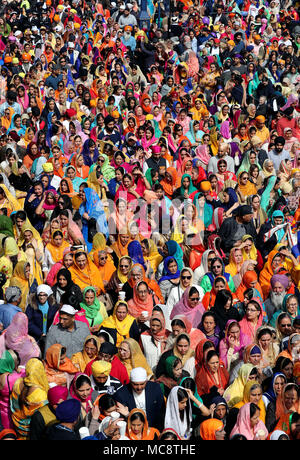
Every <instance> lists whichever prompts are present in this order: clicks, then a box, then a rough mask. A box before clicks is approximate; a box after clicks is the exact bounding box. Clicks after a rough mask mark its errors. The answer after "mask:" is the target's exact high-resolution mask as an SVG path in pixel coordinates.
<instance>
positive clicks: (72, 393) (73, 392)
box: [70, 372, 93, 413]
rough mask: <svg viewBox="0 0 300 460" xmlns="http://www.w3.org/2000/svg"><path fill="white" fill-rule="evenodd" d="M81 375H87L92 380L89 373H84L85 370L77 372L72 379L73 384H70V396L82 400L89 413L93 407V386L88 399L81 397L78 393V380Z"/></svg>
mask: <svg viewBox="0 0 300 460" xmlns="http://www.w3.org/2000/svg"><path fill="white" fill-rule="evenodd" d="M81 375H85V376H86V377H87V378H88V379H89V380H90V377H89V376H88V375H87V374H84V373H83V372H78V373H77V374H75V376H74V378H73V380H72V383H71V386H70V396H71V397H72V398H74V399H77V400H78V401H80V402H81V405H84V409H85V411H86V413H88V412H89V411H90V410H91V408H92V407H93V405H92V401H91V398H92V393H93V388H92V386H91V391H90V394H89V395H88V397H87V398H86V399H81V398H80V397H79V395H78V394H77V393H76V386H75V384H76V380H77V379H78V377H80V376H81Z"/></svg>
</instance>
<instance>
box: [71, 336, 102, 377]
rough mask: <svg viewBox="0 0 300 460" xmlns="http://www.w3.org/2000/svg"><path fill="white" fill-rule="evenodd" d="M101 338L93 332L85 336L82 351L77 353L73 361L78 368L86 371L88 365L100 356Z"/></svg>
mask: <svg viewBox="0 0 300 460" xmlns="http://www.w3.org/2000/svg"><path fill="white" fill-rule="evenodd" d="M100 345H101V344H100V339H99V338H98V337H97V336H95V335H93V334H91V335H88V336H87V337H86V338H85V341H84V344H83V348H82V351H79V352H78V353H75V354H74V355H73V356H72V358H71V361H72V363H73V364H74V366H76V367H77V370H79V371H80V372H85V368H86V366H87V365H88V364H89V363H90V362H91V361H94V360H95V359H97V358H98V353H99V350H100Z"/></svg>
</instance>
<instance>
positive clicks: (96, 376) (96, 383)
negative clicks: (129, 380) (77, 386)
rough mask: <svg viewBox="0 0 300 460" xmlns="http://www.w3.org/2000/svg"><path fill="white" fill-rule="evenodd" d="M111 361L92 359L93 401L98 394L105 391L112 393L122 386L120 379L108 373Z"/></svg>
mask: <svg viewBox="0 0 300 460" xmlns="http://www.w3.org/2000/svg"><path fill="white" fill-rule="evenodd" d="M110 372H111V363H110V362H108V361H104V360H97V361H94V362H93V364H92V375H91V382H92V388H93V390H94V391H93V393H92V400H93V401H94V400H95V399H96V398H97V396H99V394H102V393H107V394H109V395H113V394H114V393H115V392H116V391H117V390H118V389H119V388H121V387H122V383H121V382H120V380H118V379H116V378H115V377H113V376H111V375H110Z"/></svg>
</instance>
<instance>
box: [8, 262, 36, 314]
mask: <svg viewBox="0 0 300 460" xmlns="http://www.w3.org/2000/svg"><path fill="white" fill-rule="evenodd" d="M9 285H10V286H17V287H19V288H20V289H21V292H22V299H21V302H20V304H19V307H20V308H21V309H22V311H25V308H26V306H27V303H28V296H29V294H31V293H34V292H36V289H37V286H38V284H37V281H36V279H35V278H34V276H33V275H32V274H31V273H30V263H29V262H27V261H21V262H18V263H17V264H16V266H15V268H14V271H13V276H12V277H11V279H10V283H9Z"/></svg>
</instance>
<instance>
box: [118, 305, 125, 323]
mask: <svg viewBox="0 0 300 460" xmlns="http://www.w3.org/2000/svg"><path fill="white" fill-rule="evenodd" d="M126 316H127V308H126V307H125V305H119V306H118V308H117V310H116V317H117V319H118V321H124V319H125V318H126Z"/></svg>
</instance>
